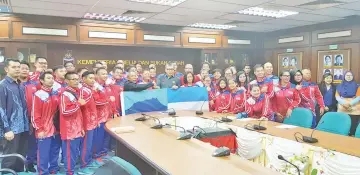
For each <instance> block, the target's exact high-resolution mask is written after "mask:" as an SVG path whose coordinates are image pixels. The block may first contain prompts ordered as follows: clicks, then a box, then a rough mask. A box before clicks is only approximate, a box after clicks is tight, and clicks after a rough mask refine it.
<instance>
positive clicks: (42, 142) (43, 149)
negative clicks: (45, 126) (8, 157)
mask: <svg viewBox="0 0 360 175" xmlns="http://www.w3.org/2000/svg"><path fill="white" fill-rule="evenodd" d="M56 142H57V140H56V136H52V137H47V138H44V139H37V148H38V149H37V150H38V153H37V162H38V163H37V166H38V173H39V174H40V175H48V174H50V172H51V173H53V174H56V173H57V172H58V171H59V169H57V170H56V169H54V168H56V167H57V168H59V166H58V162H57V161H58V159H59V149H57V150H56V149H54V147H53V145H54V144H55V143H56ZM49 165H50V166H49Z"/></svg>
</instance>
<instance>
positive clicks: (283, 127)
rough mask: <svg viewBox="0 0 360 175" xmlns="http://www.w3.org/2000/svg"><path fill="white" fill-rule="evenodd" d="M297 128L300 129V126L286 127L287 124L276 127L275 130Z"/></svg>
mask: <svg viewBox="0 0 360 175" xmlns="http://www.w3.org/2000/svg"><path fill="white" fill-rule="evenodd" d="M297 127H298V126H294V125H286V124H282V125H278V126H275V128H279V129H292V128H297Z"/></svg>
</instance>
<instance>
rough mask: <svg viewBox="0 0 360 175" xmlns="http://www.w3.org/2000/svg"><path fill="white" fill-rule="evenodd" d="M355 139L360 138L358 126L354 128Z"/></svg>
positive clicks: (359, 127)
mask: <svg viewBox="0 0 360 175" xmlns="http://www.w3.org/2000/svg"><path fill="white" fill-rule="evenodd" d="M355 137H357V138H360V124H358V126H357V128H356V132H355Z"/></svg>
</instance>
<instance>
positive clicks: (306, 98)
mask: <svg viewBox="0 0 360 175" xmlns="http://www.w3.org/2000/svg"><path fill="white" fill-rule="evenodd" d="M302 74H303V82H302V83H301V85H297V86H296V89H297V90H299V91H300V97H301V102H300V106H301V107H304V108H307V109H310V110H311V111H312V113H313V116H314V117H313V122H312V127H313V128H314V127H315V126H316V113H315V106H316V104H318V105H319V106H320V116H322V115H323V114H324V109H325V104H324V100H323V96H322V95H321V92H320V89H319V87H318V86H317V84H316V83H314V82H311V71H310V70H309V69H303V70H302Z"/></svg>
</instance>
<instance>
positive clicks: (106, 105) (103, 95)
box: [93, 68, 119, 162]
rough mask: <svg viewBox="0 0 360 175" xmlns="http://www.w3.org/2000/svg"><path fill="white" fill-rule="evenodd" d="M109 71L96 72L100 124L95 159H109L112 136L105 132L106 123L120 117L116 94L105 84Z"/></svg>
mask: <svg viewBox="0 0 360 175" xmlns="http://www.w3.org/2000/svg"><path fill="white" fill-rule="evenodd" d="M107 75H108V73H107V71H106V69H104V68H100V69H98V70H96V77H97V83H95V85H94V87H95V89H96V92H97V93H98V98H97V99H95V103H96V109H97V114H98V120H97V121H98V124H99V127H98V128H97V130H96V136H95V138H96V139H94V143H95V145H94V146H93V147H94V149H95V158H100V157H103V156H105V157H104V158H109V157H108V155H107V152H108V150H109V147H110V138H111V137H110V135H109V134H108V133H107V132H105V128H104V126H105V122H107V121H108V120H111V119H112V118H113V116H119V114H118V112H117V111H116V108H115V94H114V93H113V91H112V89H111V88H110V86H109V85H106V84H105V81H106V79H107ZM98 161H99V162H102V160H101V159H98Z"/></svg>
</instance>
